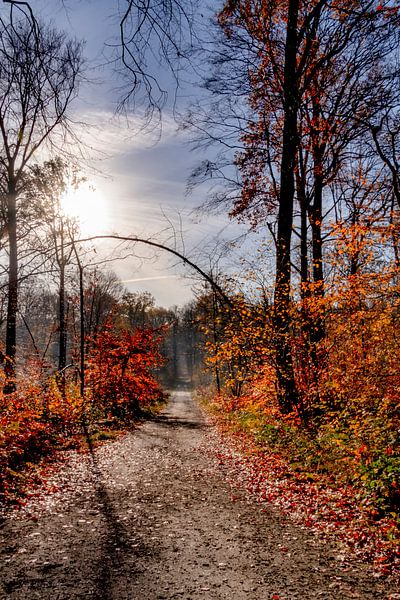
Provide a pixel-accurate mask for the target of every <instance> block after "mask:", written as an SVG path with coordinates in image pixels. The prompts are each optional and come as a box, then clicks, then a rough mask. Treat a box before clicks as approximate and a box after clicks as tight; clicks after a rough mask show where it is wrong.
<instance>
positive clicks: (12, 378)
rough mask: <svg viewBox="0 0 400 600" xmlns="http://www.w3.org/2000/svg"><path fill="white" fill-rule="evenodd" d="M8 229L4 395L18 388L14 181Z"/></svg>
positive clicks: (8, 196) (10, 189) (10, 184)
mask: <svg viewBox="0 0 400 600" xmlns="http://www.w3.org/2000/svg"><path fill="white" fill-rule="evenodd" d="M7 227H8V246H9V259H8V260H9V263H8V264H9V270H8V304H7V329H6V352H5V366H4V372H5V385H4V393H5V394H11V393H12V392H14V391H15V390H16V387H17V386H16V368H15V360H16V353H17V311H18V254H17V250H18V246H17V194H16V189H15V184H14V182H13V181H12V180H11V181H10V183H9V186H8V194H7Z"/></svg>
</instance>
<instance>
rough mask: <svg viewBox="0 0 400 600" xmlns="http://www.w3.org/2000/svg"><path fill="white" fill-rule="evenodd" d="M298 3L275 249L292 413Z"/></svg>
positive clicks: (285, 401)
mask: <svg viewBox="0 0 400 600" xmlns="http://www.w3.org/2000/svg"><path fill="white" fill-rule="evenodd" d="M298 13H299V0H289V5H288V24H287V31H286V45H285V68H284V81H283V95H284V125H283V144H282V159H281V175H280V192H279V212H278V231H277V247H276V280H275V298H274V304H275V306H274V324H275V344H276V365H277V379H278V401H279V406H280V409H281V410H282V412H284V413H288V412H291V411H293V409H294V408H295V406H296V405H297V404H298V393H297V390H296V383H295V376H294V369H293V359H292V353H291V347H290V331H291V296H290V292H291V261H290V253H291V238H292V227H293V203H294V192H295V185H294V177H295V168H296V154H297V148H298V132H297V118H298V117H297V113H298V102H299V101H298V87H297V69H296V57H297V41H298V40H297V38H298V32H297V28H298Z"/></svg>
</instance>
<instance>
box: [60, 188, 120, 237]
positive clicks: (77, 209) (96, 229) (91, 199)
mask: <svg viewBox="0 0 400 600" xmlns="http://www.w3.org/2000/svg"><path fill="white" fill-rule="evenodd" d="M61 208H62V211H63V213H64V215H65V216H66V217H69V218H71V219H76V220H77V221H78V223H79V225H80V228H81V232H82V233H84V234H85V235H97V234H100V233H104V231H105V230H106V228H107V222H108V211H107V202H106V199H105V197H104V195H103V194H102V192H101V191H100V190H98V189H97V188H95V187H94V186H93V184H91V183H90V182H84V183H82V184H81V185H80V186H79V187H78V188H76V189H74V188H69V189H68V190H67V191H66V192H65V194H63V196H62V198H61Z"/></svg>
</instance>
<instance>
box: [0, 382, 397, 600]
mask: <svg viewBox="0 0 400 600" xmlns="http://www.w3.org/2000/svg"><path fill="white" fill-rule="evenodd" d="M206 438H207V425H206V424H205V422H204V419H203V417H202V415H201V413H200V411H199V409H198V407H197V406H196V405H195V404H194V402H193V401H192V399H191V397H190V394H189V393H188V392H186V391H184V390H182V391H177V392H176V393H175V394H174V396H173V398H172V400H171V403H170V405H169V407H168V409H167V410H166V411H165V412H164V413H163V415H161V417H159V418H158V419H157V420H155V421H152V422H150V423H147V424H145V425H144V426H143V427H142V428H140V429H139V430H137V431H135V432H134V433H133V434H129V435H126V436H125V437H123V438H121V439H120V440H118V441H116V442H114V443H112V444H108V445H105V446H103V447H101V448H100V449H98V450H97V451H96V453H95V455H94V457H91V456H82V455H79V456H77V455H74V456H73V457H72V458H71V461H69V462H68V464H66V465H65V466H64V467H63V468H62V470H61V471H60V472H59V474H58V475H57V476H56V478H55V481H56V483H57V484H58V485H59V486H60V490H59V491H58V492H54V493H52V494H50V495H47V496H43V497H42V498H41V499H39V500H36V501H32V503H31V504H30V506H28V507H27V509H26V510H25V511H22V513H20V514H19V515H18V516H16V517H13V518H8V519H6V520H5V522H4V523H3V525H2V527H1V530H0V541H1V546H0V547H1V554H0V581H1V585H0V598H9V599H12V600H31V599H34V598H40V599H41V600H50V599H51V600H75V599H81V598H82V599H84V598H96V599H98V600H136V599H138V600H139V599H141V600H156V599H157V600H158V599H172V598H181V599H184V600H189V599H193V600H194V599H200V598H201V599H203V600H219V599H225V598H226V599H227V598H229V599H230V600H242V599H244V598H246V599H249V600H295V599H302V600H307V599H309V598H320V599H323V600H327V599H334V600H341V599H347V598H362V599H369V598H379V599H387V598H388V594H387V593H385V591H384V590H383V589H382V588H381V589H379V585H380V584H379V583H378V582H376V581H375V580H374V579H373V578H372V577H371V576H370V574H368V572H367V571H366V570H365V571H364V570H363V568H362V567H357V568H349V567H348V566H347V568H344V567H343V566H342V567H341V566H340V564H338V561H337V560H336V558H335V552H334V550H333V549H330V548H329V547H327V546H326V545H324V544H322V542H319V541H317V540H315V539H314V538H313V537H312V536H311V535H308V534H307V532H305V531H303V530H302V529H299V528H297V527H295V526H294V525H291V524H290V523H288V522H287V521H286V520H284V519H282V518H281V517H279V516H278V515H277V514H275V513H274V512H273V511H269V510H267V511H266V510H265V507H264V508H263V509H262V508H261V507H260V506H258V505H255V504H253V503H252V502H251V501H248V500H246V498H245V496H244V495H241V494H237V492H236V496H237V495H239V496H241V497H239V498H237V497H235V498H234V501H233V500H232V491H231V489H230V487H229V486H228V484H227V483H225V481H224V479H223V476H222V474H221V473H220V472H219V471H218V464H217V461H213V460H212V458H210V456H211V455H210V453H209V452H206V451H205V448H206V447H207V441H206ZM28 513H29V515H28Z"/></svg>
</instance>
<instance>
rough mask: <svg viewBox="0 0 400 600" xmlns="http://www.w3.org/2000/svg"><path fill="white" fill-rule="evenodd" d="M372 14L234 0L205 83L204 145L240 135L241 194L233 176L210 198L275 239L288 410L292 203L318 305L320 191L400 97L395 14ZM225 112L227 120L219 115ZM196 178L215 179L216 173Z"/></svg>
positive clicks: (283, 396)
mask: <svg viewBox="0 0 400 600" xmlns="http://www.w3.org/2000/svg"><path fill="white" fill-rule="evenodd" d="M379 6H380V7H381V8H379V7H378V6H377V4H376V3H375V2H372V1H368V2H355V3H352V6H351V7H350V8H349V6H348V3H340V2H339V3H337V2H335V3H331V2H328V1H320V2H313V3H302V2H282V3H270V2H264V1H261V2H250V3H249V2H240V1H234V2H227V3H226V4H225V6H224V8H223V10H222V11H221V13H220V14H219V17H218V23H219V27H220V28H221V29H222V31H223V34H224V38H223V39H222V41H221V42H220V43H219V45H218V46H217V52H216V56H215V57H212V59H211V60H212V62H213V64H214V65H215V70H214V73H213V74H212V75H211V76H208V78H206V80H205V85H206V88H207V89H208V90H209V91H210V92H211V95H212V101H211V105H212V110H211V117H210V118H209V119H208V120H207V119H206V120H204V121H200V125H199V129H201V132H202V134H204V137H207V127H208V128H210V125H211V133H210V134H209V136H208V137H209V139H214V140H215V139H217V140H218V141H220V142H221V144H222V145H228V146H229V147H230V148H231V149H233V150H235V144H234V142H233V140H232V131H233V135H235V134H236V135H237V136H238V140H239V143H237V145H236V154H235V159H234V162H235V164H236V165H237V167H238V168H239V171H240V176H241V180H240V181H239V186H237V185H235V182H234V181H233V179H234V178H233V177H232V176H229V177H228V178H227V180H228V194H225V195H223V194H222V195H219V196H218V195H217V196H216V199H217V200H220V199H222V201H224V202H225V201H226V200H228V202H230V206H231V210H230V213H231V215H232V216H234V217H238V218H242V219H243V217H245V218H249V220H250V222H251V224H252V226H256V227H257V228H260V227H262V226H263V224H264V226H265V227H266V228H268V230H269V232H271V233H272V235H273V239H274V241H275V246H276V280H275V325H276V352H277V376H278V380H279V382H280V383H279V389H280V390H281V392H279V396H280V402H281V406H282V409H283V410H285V411H287V410H291V409H292V408H293V407H294V406H296V404H298V402H299V399H298V397H297V392H296V386H295V374H294V370H293V365H292V360H291V353H290V343H289V340H290V334H291V329H292V328H291V319H292V316H291V314H292V313H291V295H292V292H293V286H292V274H291V272H292V269H293V245H294V244H293V239H292V232H293V231H294V230H295V228H296V225H297V222H296V220H295V207H296V200H297V202H298V204H299V205H300V211H301V232H300V242H301V251H300V257H301V264H300V269H299V271H300V275H301V280H302V281H303V283H305V284H308V282H309V281H312V284H313V285H312V287H311V288H309V286H307V285H306V286H304V287H303V290H304V289H307V288H308V289H311V290H312V293H313V294H314V295H315V296H316V298H317V299H318V298H319V297H323V293H324V273H323V251H322V242H323V233H322V232H323V230H322V224H323V218H324V215H325V213H326V212H329V210H331V208H332V205H331V202H330V196H329V190H328V193H326V194H325V198H326V200H325V202H326V206H325V208H324V191H326V186H327V185H328V184H329V182H330V181H331V180H332V179H333V178H335V176H336V175H337V174H338V170H339V169H340V167H341V165H342V164H343V162H344V161H345V160H347V159H348V156H349V149H350V148H351V144H352V143H353V142H354V140H355V139H357V138H358V137H360V135H362V133H363V132H364V133H365V130H366V127H365V126H363V127H362V126H360V118H361V116H365V115H369V116H370V117H371V118H373V116H374V115H378V114H379V112H380V111H382V109H383V107H384V106H385V103H387V102H388V101H389V100H390V101H391V100H392V99H393V97H394V94H395V92H396V89H397V79H396V74H395V72H394V69H393V68H392V67H391V66H390V60H391V56H392V53H393V51H394V49H395V48H397V47H398V27H397V20H398V16H397V12H396V11H389V10H386V4H385V6H382V5H379ZM387 6H389V4H387ZM365 39H368V44H365ZM221 73H222V74H223V76H224V73H225V76H224V78H223V83H221V80H220V74H221ZM234 73H235V76H234V77H233V74H234ZM236 73H237V76H236ZM232 94H233V95H234V96H235V97H236V104H235V103H234V102H233V101H232ZM215 98H217V101H215ZM221 98H222V100H221ZM218 101H220V102H221V103H220V105H219V106H218V105H216V103H217V102H218ZM216 106H217V113H216V112H215V110H216ZM223 109H225V113H223ZM232 109H233V111H234V112H233V113H232V112H231V120H230V121H228V120H227V119H226V117H225V116H224V114H226V111H228V113H229V111H232ZM213 114H214V127H213ZM235 122H236V124H235ZM204 124H207V127H205V126H204ZM195 127H196V124H195ZM204 132H205V133H204ZM240 143H242V146H243V148H242V149H240V148H239V146H240ZM203 168H204V170H205V169H206V168H207V170H208V173H209V175H210V177H212V178H214V177H215V178H218V177H219V174H220V170H219V168H218V164H216V165H215V164H212V163H209V165H208V166H207V167H206V164H205V163H203ZM232 181H233V185H232ZM229 190H230V192H229ZM271 215H272V223H271V222H268V218H269V217H270V216H271ZM275 219H276V225H275V223H274V221H275ZM307 220H308V221H309V224H310V227H311V237H310V239H309V226H308V224H307ZM309 242H310V243H311V261H310V258H309V253H308V248H309ZM309 263H311V268H310V266H309ZM310 271H311V275H312V278H310V275H309V273H310ZM309 332H310V337H311V343H312V347H313V346H315V345H316V344H318V343H319V341H320V340H321V339H322V337H323V318H322V317H318V316H316V314H314V318H313V319H312V321H311V323H310V328H309Z"/></svg>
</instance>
